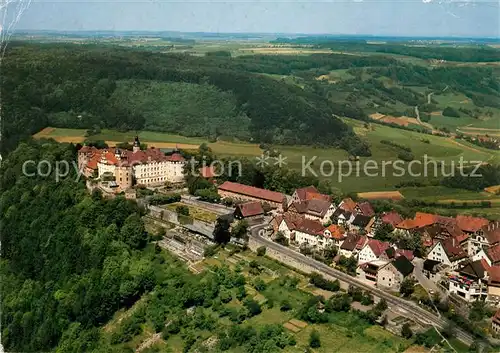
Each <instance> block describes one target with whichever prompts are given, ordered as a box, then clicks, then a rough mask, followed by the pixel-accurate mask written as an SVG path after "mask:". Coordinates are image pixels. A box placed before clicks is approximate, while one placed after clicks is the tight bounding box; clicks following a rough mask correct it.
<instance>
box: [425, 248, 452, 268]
mask: <svg viewBox="0 0 500 353" xmlns="http://www.w3.org/2000/svg"><path fill="white" fill-rule="evenodd" d="M427 258H428V259H429V260H434V261H439V262H441V263H443V264H445V265H448V266H451V261H450V259H449V258H448V255H446V252H445V251H444V248H443V245H442V244H441V243H437V244H436V245H435V246H434V247H433V248H432V250H431V251H430V252H429V254H427Z"/></svg>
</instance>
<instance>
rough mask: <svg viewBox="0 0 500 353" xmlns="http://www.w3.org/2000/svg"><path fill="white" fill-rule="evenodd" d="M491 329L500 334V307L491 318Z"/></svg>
mask: <svg viewBox="0 0 500 353" xmlns="http://www.w3.org/2000/svg"><path fill="white" fill-rule="evenodd" d="M491 329H492V330H493V332H495V334H497V335H498V334H500V309H498V310H497V312H496V313H495V315H493V317H492V318H491Z"/></svg>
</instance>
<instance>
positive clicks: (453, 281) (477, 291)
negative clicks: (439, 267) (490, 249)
mask: <svg viewBox="0 0 500 353" xmlns="http://www.w3.org/2000/svg"><path fill="white" fill-rule="evenodd" d="M486 275H487V271H486V268H485V266H484V261H482V260H477V261H470V260H469V261H465V262H463V263H462V264H461V265H460V267H459V268H458V270H457V271H454V272H453V273H451V274H450V276H449V292H450V293H455V294H456V295H458V296H459V297H461V298H463V299H464V300H466V301H468V302H470V301H475V300H479V299H480V300H485V299H486V297H487V296H488V278H487V276H486Z"/></svg>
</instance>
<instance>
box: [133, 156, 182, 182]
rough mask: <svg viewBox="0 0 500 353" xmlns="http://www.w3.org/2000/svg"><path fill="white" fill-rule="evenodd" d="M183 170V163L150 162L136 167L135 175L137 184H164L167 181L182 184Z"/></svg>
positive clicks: (134, 168)
mask: <svg viewBox="0 0 500 353" xmlns="http://www.w3.org/2000/svg"><path fill="white" fill-rule="evenodd" d="M183 168H184V163H183V162H173V161H161V162H148V163H145V164H138V165H134V167H133V171H134V173H133V174H134V177H135V179H136V182H137V184H143V185H150V184H156V183H158V184H162V183H165V182H167V181H168V182H171V183H180V182H182V181H183V179H184V173H183Z"/></svg>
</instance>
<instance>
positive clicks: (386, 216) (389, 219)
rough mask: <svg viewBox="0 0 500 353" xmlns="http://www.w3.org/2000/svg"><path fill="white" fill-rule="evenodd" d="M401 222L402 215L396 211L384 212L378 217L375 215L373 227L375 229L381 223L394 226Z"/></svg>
mask: <svg viewBox="0 0 500 353" xmlns="http://www.w3.org/2000/svg"><path fill="white" fill-rule="evenodd" d="M401 222H403V217H401V215H400V214H399V213H397V212H396V211H391V212H384V213H383V214H382V215H381V216H380V217H376V219H375V223H374V225H373V228H374V229H377V228H378V227H380V226H381V225H382V224H389V225H390V226H392V228H394V227H396V225H398V224H399V223H401Z"/></svg>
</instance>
